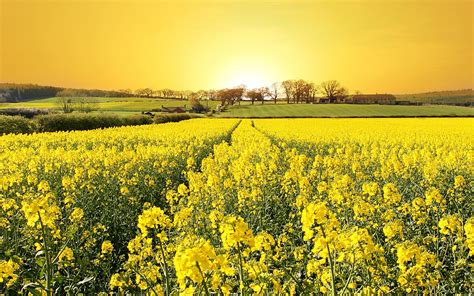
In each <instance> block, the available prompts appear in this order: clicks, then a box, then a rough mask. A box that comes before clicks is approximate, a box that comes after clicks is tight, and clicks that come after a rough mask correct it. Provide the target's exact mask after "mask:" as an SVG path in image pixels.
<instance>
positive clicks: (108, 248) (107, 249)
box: [101, 240, 114, 255]
mask: <svg viewBox="0 0 474 296" xmlns="http://www.w3.org/2000/svg"><path fill="white" fill-rule="evenodd" d="M113 250H114V246H113V245H112V243H111V242H110V241H109V240H105V241H104V242H103V243H102V246H101V253H102V254H104V255H106V254H110V253H112V251H113Z"/></svg>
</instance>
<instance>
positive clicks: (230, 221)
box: [219, 216, 254, 250]
mask: <svg viewBox="0 0 474 296" xmlns="http://www.w3.org/2000/svg"><path fill="white" fill-rule="evenodd" d="M219 231H220V232H221V239H222V244H223V246H224V249H226V250H230V249H231V248H239V247H243V246H242V244H245V245H247V246H249V247H253V246H254V237H253V233H252V230H251V229H249V227H248V225H247V223H245V221H244V219H243V218H241V217H236V216H227V217H226V218H225V219H224V222H222V224H221V225H220V227H219Z"/></svg>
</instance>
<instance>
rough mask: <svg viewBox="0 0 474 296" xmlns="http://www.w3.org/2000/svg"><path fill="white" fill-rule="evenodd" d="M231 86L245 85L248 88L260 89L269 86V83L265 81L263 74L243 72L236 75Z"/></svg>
mask: <svg viewBox="0 0 474 296" xmlns="http://www.w3.org/2000/svg"><path fill="white" fill-rule="evenodd" d="M229 84H230V86H237V85H241V84H243V85H245V86H246V87H247V88H258V87H262V86H268V85H269V82H268V81H267V79H265V76H264V75H262V73H259V72H256V71H252V72H241V73H238V74H235V76H234V77H233V78H231V81H230V83H229Z"/></svg>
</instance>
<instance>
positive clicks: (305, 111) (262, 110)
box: [0, 98, 474, 117]
mask: <svg viewBox="0 0 474 296" xmlns="http://www.w3.org/2000/svg"><path fill="white" fill-rule="evenodd" d="M90 99H91V100H93V101H95V102H96V104H95V108H96V111H94V112H99V113H116V114H120V115H131V114H136V113H140V112H142V111H151V110H153V109H159V108H161V107H162V106H166V107H177V106H184V105H185V104H186V105H187V107H188V108H189V103H188V101H184V100H165V99H151V98H150V99H148V98H90ZM56 102H57V98H48V99H40V100H32V101H28V102H20V103H0V109H1V108H48V109H57V108H58V106H57V104H56ZM219 103H220V102H217V101H209V102H208V103H207V102H204V105H208V106H209V108H210V109H211V110H215V109H216V106H217V105H218V104H219ZM215 116H216V117H372V116H375V117H377V116H474V108H469V107H456V106H447V105H427V106H391V105H349V104H314V105H313V104H286V102H284V101H279V102H278V104H273V103H271V102H267V103H265V104H263V105H262V104H260V103H259V102H256V103H255V105H251V104H250V102H245V101H244V102H241V104H240V105H234V106H231V107H228V108H227V110H226V111H224V112H221V113H217V114H215Z"/></svg>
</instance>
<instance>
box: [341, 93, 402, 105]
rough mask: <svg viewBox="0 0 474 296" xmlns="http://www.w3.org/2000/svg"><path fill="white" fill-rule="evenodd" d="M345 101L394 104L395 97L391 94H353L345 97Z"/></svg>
mask: <svg viewBox="0 0 474 296" xmlns="http://www.w3.org/2000/svg"><path fill="white" fill-rule="evenodd" d="M345 102H346V103H350V104H383V105H395V103H396V98H395V96H394V95H391V94H368V95H353V96H350V97H347V98H346V100H345Z"/></svg>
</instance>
